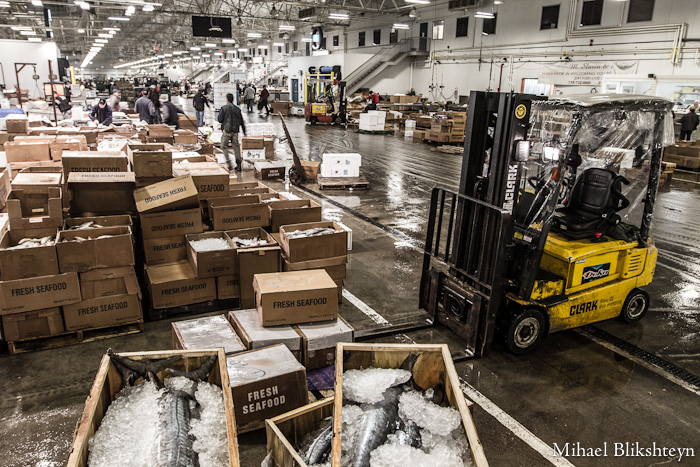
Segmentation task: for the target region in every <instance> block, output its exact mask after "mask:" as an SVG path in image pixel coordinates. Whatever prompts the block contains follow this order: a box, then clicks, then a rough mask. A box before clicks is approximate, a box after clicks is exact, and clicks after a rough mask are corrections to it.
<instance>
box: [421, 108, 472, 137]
mask: <svg viewBox="0 0 700 467" xmlns="http://www.w3.org/2000/svg"><path fill="white" fill-rule="evenodd" d="M466 125H467V113H466V112H439V113H437V114H436V115H435V117H434V118H433V120H432V123H431V125H430V130H429V131H426V132H425V134H424V135H422V136H423V137H424V139H425V140H426V141H434V142H437V143H462V142H464V132H465V131H466ZM414 136H415V133H414Z"/></svg>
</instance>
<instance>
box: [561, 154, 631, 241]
mask: <svg viewBox="0 0 700 467" xmlns="http://www.w3.org/2000/svg"><path fill="white" fill-rule="evenodd" d="M623 183H624V184H625V185H629V183H630V182H629V180H627V179H626V178H625V177H623V176H622V175H617V174H616V173H615V172H612V171H610V170H606V169H598V168H591V169H588V170H586V171H585V172H583V174H581V176H580V177H579V178H578V180H576V183H575V184H574V189H573V191H572V192H571V197H570V198H569V203H568V205H567V206H565V207H563V208H560V209H558V210H557V212H556V213H555V216H554V220H553V222H552V229H553V230H554V231H555V232H558V233H561V234H562V235H564V236H565V237H568V238H571V239H580V238H586V237H593V236H594V235H595V234H596V233H597V232H600V233H601V234H605V233H606V231H607V230H608V229H609V228H610V227H612V226H614V225H616V224H618V223H619V222H620V216H618V215H617V214H616V213H617V212H618V211H620V210H622V209H625V208H626V207H627V206H629V204H630V202H629V200H628V199H627V198H625V195H623V194H622V184H623Z"/></svg>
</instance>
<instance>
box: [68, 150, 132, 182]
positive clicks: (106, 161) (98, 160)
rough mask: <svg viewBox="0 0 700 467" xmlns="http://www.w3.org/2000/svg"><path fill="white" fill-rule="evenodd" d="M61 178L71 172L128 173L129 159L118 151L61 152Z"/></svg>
mask: <svg viewBox="0 0 700 467" xmlns="http://www.w3.org/2000/svg"><path fill="white" fill-rule="evenodd" d="M61 164H62V166H63V176H64V177H65V178H66V179H67V178H68V174H69V173H71V172H128V171H129V159H128V158H127V157H126V154H124V153H123V152H118V151H104V152H95V151H63V154H62V155H61Z"/></svg>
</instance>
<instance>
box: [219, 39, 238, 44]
mask: <svg viewBox="0 0 700 467" xmlns="http://www.w3.org/2000/svg"><path fill="white" fill-rule="evenodd" d="M221 42H223V43H224V44H235V43H236V39H221Z"/></svg>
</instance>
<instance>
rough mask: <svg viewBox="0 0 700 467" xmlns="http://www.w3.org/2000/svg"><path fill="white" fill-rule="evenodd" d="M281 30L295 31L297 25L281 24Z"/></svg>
mask: <svg viewBox="0 0 700 467" xmlns="http://www.w3.org/2000/svg"><path fill="white" fill-rule="evenodd" d="M279 30H280V31H295V30H296V27H295V26H291V25H287V24H280V26H279Z"/></svg>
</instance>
